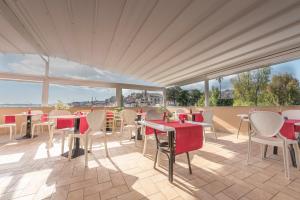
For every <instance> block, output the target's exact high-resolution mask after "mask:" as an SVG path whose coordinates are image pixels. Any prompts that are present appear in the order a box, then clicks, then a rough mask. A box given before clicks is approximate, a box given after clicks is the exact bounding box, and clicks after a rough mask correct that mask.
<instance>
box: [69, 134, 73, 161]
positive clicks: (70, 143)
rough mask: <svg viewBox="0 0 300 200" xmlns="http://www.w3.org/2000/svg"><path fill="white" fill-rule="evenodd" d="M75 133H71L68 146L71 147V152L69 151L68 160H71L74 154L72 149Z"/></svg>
mask: <svg viewBox="0 0 300 200" xmlns="http://www.w3.org/2000/svg"><path fill="white" fill-rule="evenodd" d="M73 138H74V137H73V135H71V134H69V138H68V140H69V142H68V147H69V153H68V160H71V156H72V151H73V147H72V146H73Z"/></svg>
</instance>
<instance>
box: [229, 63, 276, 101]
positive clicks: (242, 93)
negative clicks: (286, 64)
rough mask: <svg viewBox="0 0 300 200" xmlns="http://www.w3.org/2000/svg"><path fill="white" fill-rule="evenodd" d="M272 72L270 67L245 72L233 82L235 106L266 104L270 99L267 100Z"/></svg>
mask: <svg viewBox="0 0 300 200" xmlns="http://www.w3.org/2000/svg"><path fill="white" fill-rule="evenodd" d="M270 74H271V70H270V68H269V67H266V68H261V69H257V70H254V71H252V72H244V73H241V74H239V75H238V76H237V78H235V79H233V80H232V83H233V88H234V93H233V99H234V105H236V106H240V105H244V106H249V105H255V106H257V105H258V104H265V103H266V102H265V101H267V100H269V98H265V94H266V93H267V86H268V82H269V79H270Z"/></svg>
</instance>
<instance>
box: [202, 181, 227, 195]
mask: <svg viewBox="0 0 300 200" xmlns="http://www.w3.org/2000/svg"><path fill="white" fill-rule="evenodd" d="M227 187H228V186H227V185H225V184H223V183H221V182H220V181H214V182H212V183H209V184H207V185H205V186H204V187H203V189H204V190H206V191H207V192H209V193H210V194H211V195H215V194H217V193H219V192H221V191H222V190H224V189H225V188H227Z"/></svg>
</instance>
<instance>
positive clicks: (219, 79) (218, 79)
mask: <svg viewBox="0 0 300 200" xmlns="http://www.w3.org/2000/svg"><path fill="white" fill-rule="evenodd" d="M217 81H218V83H219V91H220V95H219V99H221V98H222V81H223V77H221V76H220V77H218V78H217Z"/></svg>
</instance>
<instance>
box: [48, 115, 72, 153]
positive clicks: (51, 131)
mask: <svg viewBox="0 0 300 200" xmlns="http://www.w3.org/2000/svg"><path fill="white" fill-rule="evenodd" d="M64 115H71V112H70V111H68V110H51V111H50V112H49V120H48V121H46V122H44V123H43V125H45V126H48V130H49V142H48V147H51V146H52V145H53V143H52V141H53V135H54V132H55V129H56V130H60V131H61V132H62V133H61V152H62V153H64V147H65V137H66V136H67V133H68V132H74V127H72V128H71V127H66V128H61V129H57V118H51V117H53V116H64Z"/></svg>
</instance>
